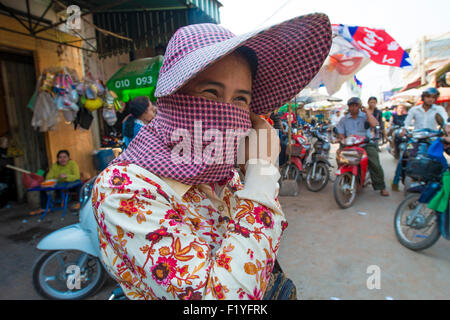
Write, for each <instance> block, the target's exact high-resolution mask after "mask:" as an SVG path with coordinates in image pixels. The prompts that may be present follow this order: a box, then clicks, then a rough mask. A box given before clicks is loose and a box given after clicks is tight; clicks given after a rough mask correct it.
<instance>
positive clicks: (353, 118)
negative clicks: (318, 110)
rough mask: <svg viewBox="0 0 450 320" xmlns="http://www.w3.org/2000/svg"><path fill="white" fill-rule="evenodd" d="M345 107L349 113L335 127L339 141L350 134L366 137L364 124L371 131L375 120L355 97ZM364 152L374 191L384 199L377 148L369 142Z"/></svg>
mask: <svg viewBox="0 0 450 320" xmlns="http://www.w3.org/2000/svg"><path fill="white" fill-rule="evenodd" d="M347 105H348V111H349V113H348V114H347V115H345V116H344V117H343V118H342V119H341V120H340V121H339V123H338V126H337V132H338V139H339V141H342V140H343V139H344V138H346V137H348V136H350V135H352V134H356V135H359V136H362V137H366V136H367V129H366V127H367V125H366V123H368V124H369V126H370V127H371V128H372V129H373V128H375V127H376V126H377V125H378V121H377V119H376V118H375V117H374V116H373V114H372V112H371V111H370V110H369V109H367V108H363V107H362V103H361V99H359V98H357V97H353V98H350V99H349V100H348V102H347ZM364 150H366V152H367V157H368V159H369V172H370V178H371V179H372V186H373V188H374V190H379V191H380V194H381V195H382V196H384V197H387V196H389V192H388V191H387V190H386V184H385V182H384V171H383V168H382V166H381V163H380V158H379V156H378V150H377V146H376V145H375V143H373V142H372V141H371V142H369V143H367V144H366V145H365V146H364Z"/></svg>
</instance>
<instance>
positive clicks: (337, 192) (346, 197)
mask: <svg viewBox="0 0 450 320" xmlns="http://www.w3.org/2000/svg"><path fill="white" fill-rule="evenodd" d="M352 177H353V175H352V174H351V173H350V172H345V173H343V174H341V175H339V176H337V178H336V180H335V181H334V199H335V200H336V203H337V204H338V205H339V207H341V208H342V209H347V208H350V207H351V206H352V205H353V202H355V199H356V190H357V183H358V182H356V181H355V186H354V187H353V190H351V186H352Z"/></svg>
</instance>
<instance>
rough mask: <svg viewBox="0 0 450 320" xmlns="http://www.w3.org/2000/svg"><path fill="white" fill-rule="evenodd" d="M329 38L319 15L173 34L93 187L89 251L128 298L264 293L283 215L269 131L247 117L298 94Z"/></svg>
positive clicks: (242, 296) (250, 296)
mask: <svg viewBox="0 0 450 320" xmlns="http://www.w3.org/2000/svg"><path fill="white" fill-rule="evenodd" d="M330 46H331V28H330V23H329V20H328V18H327V16H325V15H323V14H312V15H307V16H302V17H297V18H294V19H292V20H289V21H286V22H283V23H280V24H279V25H276V26H273V27H271V28H268V29H263V30H257V31H255V32H251V33H248V34H245V35H240V36H235V35H233V34H232V33H231V32H230V31H228V30H227V29H225V28H223V27H221V26H218V25H214V24H199V25H190V26H186V27H183V28H181V29H179V30H178V31H177V32H176V33H175V34H174V35H173V37H172V38H171V40H170V42H169V44H168V47H167V49H166V53H165V56H164V62H163V66H162V68H161V71H160V75H159V78H158V83H157V88H156V92H155V96H156V97H158V100H157V108H158V114H157V116H156V117H155V119H153V121H152V122H151V123H150V124H149V125H147V126H146V127H144V128H142V129H141V131H140V132H139V134H138V135H137V136H136V137H135V139H134V141H133V143H132V144H130V146H129V147H128V148H127V150H126V151H125V152H124V153H122V154H121V155H120V156H119V157H118V158H117V159H116V160H115V161H113V163H112V164H111V165H110V166H109V167H108V168H107V169H105V170H104V171H103V172H102V173H101V174H100V175H99V176H98V178H97V180H96V183H95V185H94V188H93V204H94V210H95V215H96V219H97V222H98V229H99V236H100V247H101V258H102V259H103V262H104V264H105V265H106V266H107V268H108V269H109V271H111V273H112V274H113V275H114V277H115V279H116V280H117V281H118V282H119V283H120V285H121V287H122V289H123V290H124V292H125V294H126V296H127V297H128V298H130V299H262V298H263V297H264V296H265V294H266V293H267V288H268V286H269V283H270V281H271V278H273V277H272V274H273V272H274V266H275V265H276V255H277V252H278V250H279V246H280V239H281V236H282V233H283V230H285V229H286V227H287V221H286V218H285V217H284V214H283V211H282V209H281V206H280V204H279V202H278V190H279V186H278V183H277V181H278V179H279V173H278V169H277V159H278V152H277V151H276V146H279V138H278V135H277V134H276V132H275V133H274V134H273V132H272V131H271V129H272V128H271V126H270V125H269V124H268V123H267V121H265V120H264V119H262V118H261V117H260V116H259V115H262V114H267V113H269V112H272V111H273V110H275V109H277V108H279V107H281V106H282V105H284V104H285V103H286V102H287V101H290V100H291V99H292V98H293V97H294V96H295V95H296V94H297V93H298V92H300V91H301V90H302V88H303V87H305V86H306V85H307V84H308V83H309V82H310V80H311V79H312V78H313V77H314V75H315V74H316V73H317V72H318V70H319V68H320V66H321V65H322V63H323V61H324V60H325V58H326V56H327V54H328V51H329V49H330ZM258 145H260V146H261V150H260V149H259V147H258ZM274 147H275V148H274ZM262 149H264V150H268V152H264V150H262ZM237 165H240V166H241V168H242V171H243V172H244V173H245V178H244V181H241V180H240V176H239V174H238V172H237V170H236V169H235V168H236V167H237ZM294 296H295V293H294V294H292V295H291V298H294Z"/></svg>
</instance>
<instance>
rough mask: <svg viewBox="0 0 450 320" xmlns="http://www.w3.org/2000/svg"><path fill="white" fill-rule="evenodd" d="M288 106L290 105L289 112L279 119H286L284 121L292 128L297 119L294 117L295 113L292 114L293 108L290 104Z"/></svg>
mask: <svg viewBox="0 0 450 320" xmlns="http://www.w3.org/2000/svg"><path fill="white" fill-rule="evenodd" d="M289 104H290V105H291V112H289V111H287V112H286V113H285V114H284V115H283V116H282V117H281V119H286V121H288V122H290V123H291V125H292V126H293V125H294V123H296V122H297V117H296V116H295V113H294V107H293V105H292V103H291V102H289Z"/></svg>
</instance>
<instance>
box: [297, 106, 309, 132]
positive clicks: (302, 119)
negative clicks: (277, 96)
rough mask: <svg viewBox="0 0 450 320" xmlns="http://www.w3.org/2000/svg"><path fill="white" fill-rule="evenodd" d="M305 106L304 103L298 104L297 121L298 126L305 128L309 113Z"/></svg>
mask: <svg viewBox="0 0 450 320" xmlns="http://www.w3.org/2000/svg"><path fill="white" fill-rule="evenodd" d="M304 107H305V104H304V103H303V102H299V103H298V108H297V121H298V124H299V125H301V126H303V125H304V124H305V123H306V120H307V119H308V115H307V112H306V110H305V108H304Z"/></svg>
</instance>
